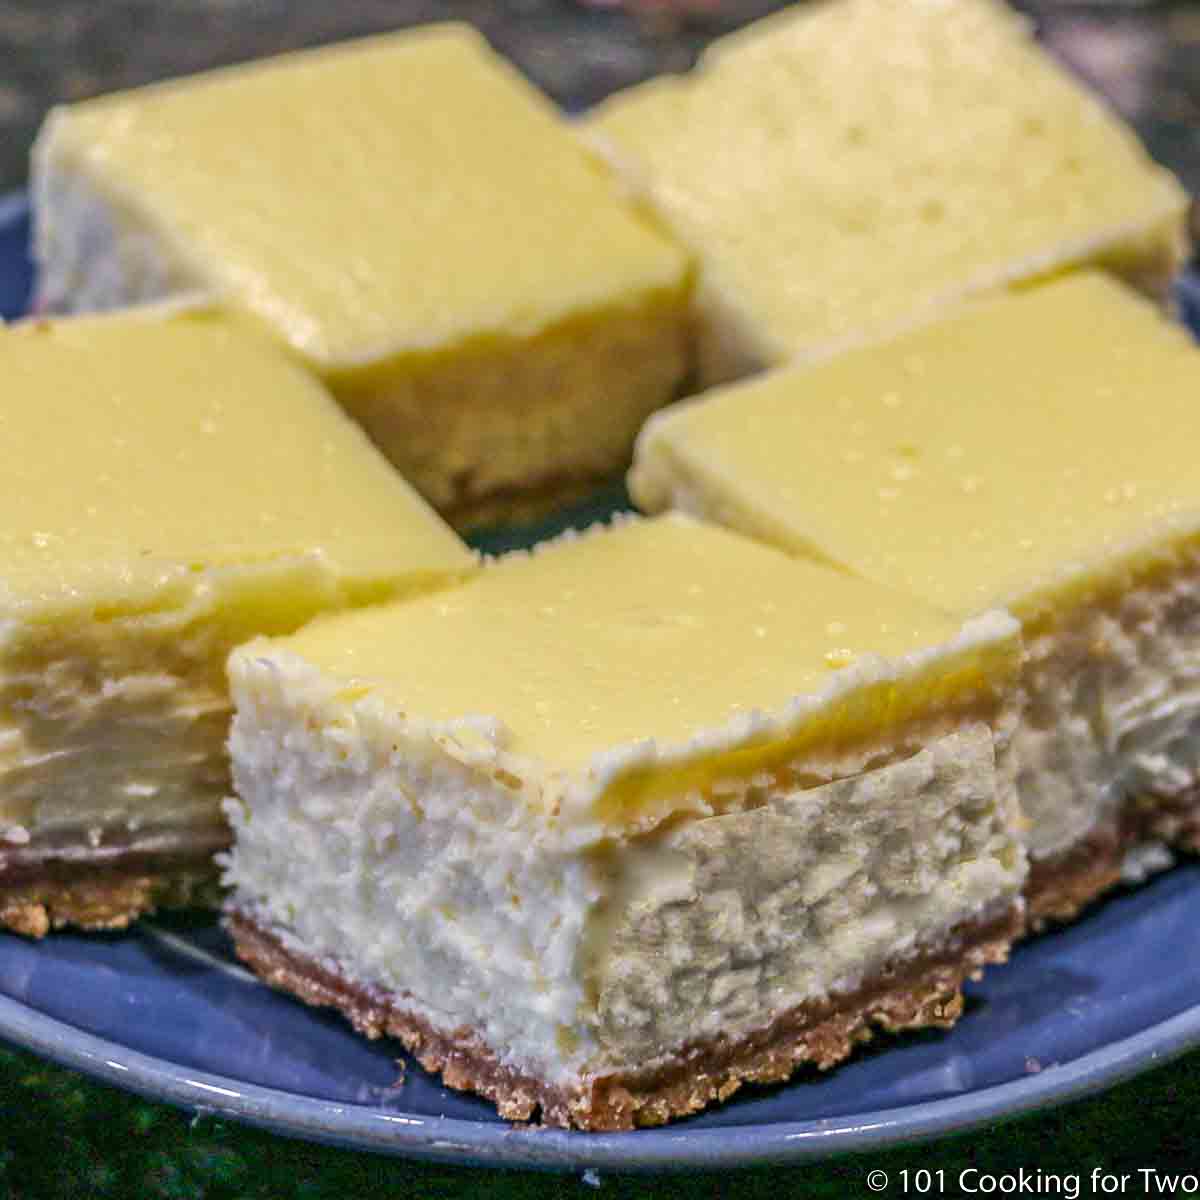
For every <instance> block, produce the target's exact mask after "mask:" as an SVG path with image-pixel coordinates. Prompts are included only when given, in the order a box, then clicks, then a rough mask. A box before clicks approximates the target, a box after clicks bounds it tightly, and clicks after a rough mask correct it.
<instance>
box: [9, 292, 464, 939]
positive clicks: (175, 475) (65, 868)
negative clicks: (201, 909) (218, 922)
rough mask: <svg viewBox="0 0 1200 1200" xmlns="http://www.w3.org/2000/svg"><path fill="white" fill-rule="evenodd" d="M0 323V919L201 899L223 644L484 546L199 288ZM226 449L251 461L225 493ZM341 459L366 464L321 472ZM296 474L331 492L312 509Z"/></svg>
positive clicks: (107, 918)
mask: <svg viewBox="0 0 1200 1200" xmlns="http://www.w3.org/2000/svg"><path fill="white" fill-rule="evenodd" d="M0 342H2V345H0V358H3V360H4V361H5V363H6V364H8V366H9V367H10V370H9V374H8V378H9V380H10V385H11V389H12V395H11V397H10V404H9V407H8V410H7V412H6V416H5V422H6V427H7V430H8V434H9V437H8V445H9V446H10V447H11V446H15V447H17V449H16V451H14V453H17V454H18V455H19V458H18V460H16V461H14V462H13V463H11V465H10V466H11V469H10V471H9V476H10V479H12V480H13V481H14V486H16V487H19V488H20V489H21V495H20V497H19V498H15V499H14V502H13V503H12V504H10V506H9V510H8V511H9V519H8V521H6V522H5V527H4V528H3V529H2V530H0V557H3V564H4V565H3V567H2V568H0V576H2V577H0V708H3V710H4V711H5V713H6V714H7V717H6V720H5V721H4V722H3V728H2V729H0V924H4V925H6V926H7V927H9V928H12V929H14V930H16V931H18V932H21V933H25V934H28V935H32V936H41V935H43V934H44V933H46V932H48V931H49V930H51V929H56V928H60V927H62V926H63V925H68V924H70V925H75V926H77V927H81V928H87V929H113V928H123V927H124V926H126V925H127V924H129V923H130V922H131V921H132V920H133V919H135V918H136V917H137V916H138V915H140V914H141V913H144V912H147V911H151V910H152V909H153V908H155V907H158V906H168V907H174V906H178V905H183V904H191V903H195V902H202V903H207V904H209V905H213V904H215V903H216V902H217V900H218V897H219V892H218V888H217V874H218V869H217V867H216V864H215V862H214V861H213V855H214V853H215V852H218V851H220V850H222V849H224V848H225V847H226V846H227V845H228V842H229V836H230V835H229V829H228V826H227V824H226V823H225V821H224V819H223V817H222V815H221V812H220V801H221V799H223V797H224V795H225V794H227V791H228V786H229V785H228V778H227V775H228V767H227V766H224V767H223V766H222V765H221V764H222V763H224V762H227V760H226V758H225V751H224V741H225V737H226V734H227V715H228V712H229V701H228V693H227V687H226V684H225V680H224V659H225V655H226V654H227V653H228V651H229V649H230V648H231V646H232V645H234V644H236V643H238V642H240V641H243V640H246V639H247V638H248V637H250V636H253V635H254V634H257V633H263V632H271V631H274V632H277V633H283V632H287V631H291V630H295V629H296V628H298V627H299V626H300V625H302V624H303V623H304V622H306V621H307V620H309V619H311V618H312V617H314V616H315V615H318V614H320V613H322V612H326V611H329V610H331V609H347V608H350V609H352V608H355V607H358V606H363V605H369V604H372V603H378V602H380V601H382V600H392V601H396V602H399V601H400V600H402V599H403V598H405V597H411V596H413V595H418V594H420V593H422V592H424V591H430V590H437V589H438V588H441V587H447V586H451V585H452V584H453V583H455V582H457V581H458V580H459V579H461V578H463V577H465V576H466V575H468V574H469V573H470V572H471V571H473V570H474V569H475V566H476V562H477V560H476V556H475V555H474V554H473V553H472V552H471V551H469V550H468V549H467V548H466V547H465V546H464V545H463V544H462V543H461V542H460V541H459V539H458V538H457V537H456V536H455V535H454V534H453V532H452V531H451V530H450V529H449V528H448V527H447V526H446V525H445V524H444V523H443V522H441V521H440V520H439V519H438V518H437V517H436V515H435V514H434V513H433V512H432V511H431V510H430V509H429V508H428V506H427V505H426V504H425V502H424V501H423V500H421V499H420V498H419V497H418V496H417V494H416V493H415V492H414V491H413V490H412V489H411V488H410V487H409V485H408V484H406V483H405V482H404V481H403V480H402V479H401V478H400V477H399V476H398V475H396V474H395V472H394V471H393V470H392V469H391V468H390V467H389V466H388V465H387V463H386V462H385V461H384V459H383V458H382V456H381V455H379V453H378V451H377V450H376V449H375V448H374V447H373V446H371V444H370V442H369V441H368V440H367V438H366V437H365V436H364V435H363V434H362V432H361V431H360V430H358V429H357V428H356V427H355V426H354V425H353V423H352V422H350V421H349V420H348V419H347V418H346V417H345V415H344V414H343V413H342V412H341V411H340V409H339V408H338V407H337V405H336V404H335V403H334V402H333V400H332V398H331V397H330V396H329V394H328V392H327V391H326V390H325V389H324V388H323V387H322V386H321V385H320V384H319V383H318V382H317V381H316V380H314V379H312V378H311V377H310V376H309V375H308V374H307V373H306V372H303V371H301V370H300V369H299V368H298V367H297V366H296V365H295V364H294V363H293V362H292V361H291V359H290V358H288V357H287V356H285V355H284V354H282V353H281V352H280V351H279V350H278V349H277V347H275V346H274V345H273V344H271V343H269V342H267V341H265V340H264V339H261V338H259V337H258V336H257V335H252V334H250V333H248V332H247V331H245V330H242V329H240V328H236V327H235V326H233V325H230V324H229V323H227V322H225V321H224V320H223V319H222V318H221V317H220V316H219V314H217V313H215V312H214V311H213V310H212V309H211V307H209V306H207V305H204V304H199V303H196V302H194V301H192V300H182V299H181V300H179V301H170V302H165V303H154V304H148V305H145V306H140V307H138V308H135V309H132V310H128V311H126V312H122V313H119V314H104V315H95V316H87V317H63V318H55V319H51V318H44V317H42V318H32V319H28V320H25V321H21V322H17V323H15V324H12V325H8V326H5V327H4V328H3V329H2V330H0ZM218 360H219V361H222V362H223V363H224V364H225V365H226V370H227V376H226V377H225V379H224V386H223V387H222V388H220V389H214V388H213V387H212V386H211V379H212V372H213V365H212V364H213V362H214V361H218ZM39 389H41V391H40V392H39ZM239 389H240V390H241V393H242V394H239ZM268 393H269V395H268ZM260 395H262V396H263V397H264V401H263V405H264V410H265V411H264V412H250V411H248V409H247V407H246V406H244V405H242V404H241V403H240V401H242V400H245V401H247V404H249V401H250V400H251V399H256V398H257V397H258V396H260ZM25 405H27V406H28V407H25ZM272 413H273V414H274V415H273V416H271V415H266V414H272ZM276 420H278V421H281V422H283V421H286V422H288V423H289V424H290V429H289V430H288V431H287V432H286V433H282V432H280V431H279V429H278V426H277V425H276V424H275V423H274V422H275V421H276ZM43 427H44V428H43ZM130 428H132V429H133V430H134V431H135V432H134V434H133V436H130V433H129V430H130ZM259 437H262V438H264V439H270V442H271V443H272V444H269V445H267V444H263V445H262V447H261V448H260V449H256V446H259V445H260V443H259V442H258V441H257V439H258V438H259ZM51 439H56V453H55V455H54V457H53V458H52V459H51V460H50V462H51V464H53V465H52V467H48V468H47V469H46V471H45V473H43V469H42V468H41V467H40V466H39V465H38V464H39V462H40V461H41V460H40V459H39V448H40V445H41V443H42V442H43V441H49V440H51ZM239 455H241V457H242V459H243V462H242V466H243V467H244V468H245V469H246V471H247V472H248V473H253V472H257V473H258V475H259V476H262V479H258V480H256V481H254V483H253V484H249V483H248V484H246V485H244V486H240V487H239V485H238V483H237V482H236V477H237V472H238V456H239ZM247 463H248V464H249V466H247ZM338 464H342V465H347V464H349V467H350V470H351V471H352V473H354V474H355V475H356V476H357V478H355V479H353V480H352V481H343V480H342V479H341V478H340V477H339V478H338V480H337V482H336V484H335V483H332V482H331V472H332V471H333V469H334V467H335V466H337V465H338ZM231 472H232V473H233V477H232V478H231V474H230V473H231ZM272 472H275V473H277V474H278V475H279V476H280V481H279V486H278V487H277V488H274V489H273V490H269V494H268V492H264V491H262V489H263V488H266V489H271V488H272V485H271V484H270V483H269V482H264V480H270V479H272V478H274V476H273V475H272ZM56 473H57V474H56ZM63 473H66V477H67V478H69V479H70V480H72V481H73V482H72V483H71V484H70V485H69V486H64V485H63V484H62V483H61V477H62V475H63ZM301 478H303V479H304V480H305V483H304V486H305V487H306V489H307V494H308V495H310V496H311V497H315V499H311V500H309V503H310V504H322V500H321V497H322V496H323V497H325V499H326V500H331V499H335V500H336V504H335V505H334V506H333V508H332V510H331V509H330V506H329V505H328V504H323V506H322V508H321V510H320V511H321V512H322V513H324V514H326V515H325V516H324V517H321V518H318V520H317V522H316V526H315V527H314V526H312V525H311V524H307V523H306V524H304V526H303V529H299V526H300V523H301V518H300V517H299V516H297V515H296V514H297V512H298V511H299V510H300V505H299V503H298V497H297V496H293V497H292V499H291V501H290V502H289V501H288V499H287V498H286V492H287V488H288V487H289V486H296V485H297V484H298V482H299V480H300V479H301ZM260 485H261V487H260ZM256 487H259V492H256V491H255V488H256ZM172 489H174V491H173V490H172ZM331 489H332V490H331ZM150 493H153V502H152V503H147V502H146V497H147V496H149V495H150ZM255 496H257V497H258V501H262V503H259V502H257V501H255V500H254V497H255ZM239 497H241V500H239V499H238V498H239ZM264 497H265V499H264ZM280 505H282V508H281V507H279V506H280ZM243 507H244V508H245V509H247V510H249V511H251V512H252V515H253V516H254V517H255V518H256V519H257V518H261V519H262V520H263V521H265V522H267V524H265V525H263V526H262V527H261V528H260V527H257V526H256V522H255V521H246V520H244V519H243V518H244V517H245V515H246V513H245V512H243V511H242V508H243ZM406 521H407V522H408V524H407V526H406V524H405V522H406ZM271 522H279V524H272V523H271ZM376 522H378V525H377V524H376ZM405 528H407V529H408V530H409V531H410V535H411V538H410V544H409V548H408V549H407V550H406V549H405V548H404V539H403V530H404V529H405ZM398 537H399V538H400V541H401V545H400V547H399V548H398V547H397V538H398ZM306 538H307V540H306Z"/></svg>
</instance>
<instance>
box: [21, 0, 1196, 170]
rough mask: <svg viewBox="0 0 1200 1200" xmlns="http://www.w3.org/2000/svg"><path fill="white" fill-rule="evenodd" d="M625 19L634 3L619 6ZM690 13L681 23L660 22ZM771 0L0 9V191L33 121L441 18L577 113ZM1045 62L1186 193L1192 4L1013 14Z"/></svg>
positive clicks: (164, 3) (140, 1) (149, 0)
mask: <svg viewBox="0 0 1200 1200" xmlns="http://www.w3.org/2000/svg"><path fill="white" fill-rule="evenodd" d="M634 3H635V4H639V0H634ZM679 7H685V8H690V9H691V10H692V11H691V14H690V16H686V17H681V16H678V15H675V14H674V13H673V9H677V8H679ZM779 7H781V5H780V4H778V3H772V2H771V0H640V15H638V16H632V17H631V16H629V15H627V14H625V13H623V12H621V11H619V10H617V9H614V8H612V7H608V6H602V5H601V4H599V3H597V4H595V5H588V4H585V3H578V2H575V0H442V2H440V3H439V2H437V0H0V190H3V189H4V188H8V187H17V186H20V184H21V183H22V182H23V180H24V178H25V170H26V159H27V155H28V149H29V143H30V142H31V140H32V139H33V135H34V132H35V131H36V129H37V125H38V122H39V121H40V120H41V118H42V116H43V114H44V113H45V111H46V109H47V107H48V106H49V105H51V104H53V103H57V102H59V101H68V100H78V99H82V98H83V97H85V96H92V95H95V94H97V93H99V92H105V91H111V90H113V89H114V88H120V87H129V86H132V85H134V84H139V83H146V82H149V81H151V80H154V79H161V78H164V77H165V76H169V75H179V74H184V73H187V72H190V71H199V70H203V69H204V68H206V67H211V66H216V65H218V64H221V63H229V62H238V61H241V60H244V59H249V58H255V57H259V56H261V55H265V54H274V53H277V52H279V51H281V50H286V49H291V48H294V47H298V46H305V45H311V44H314V43H317V42H327V41H333V40H336V39H338V38H344V37H353V36H356V35H360V34H366V33H373V32H377V31H379V30H384V29H393V28H396V27H398V26H401V25H408V24H414V23H417V22H424V21H432V20H446V19H451V18H457V19H461V20H466V21H471V22H472V23H473V24H475V25H477V26H478V27H479V28H480V29H481V30H482V31H483V32H484V33H485V34H487V36H488V37H489V38H490V39H491V40H492V42H493V43H494V44H495V45H496V46H497V48H499V49H500V50H502V51H503V52H504V53H505V54H507V55H509V56H510V57H511V58H512V59H514V60H515V61H516V62H517V64H518V65H519V66H520V67H521V68H522V69H523V70H524V71H525V72H526V73H527V74H528V75H529V76H530V77H531V78H533V79H534V80H535V81H536V82H537V83H539V84H541V86H542V87H544V88H545V89H546V90H547V91H548V92H550V94H551V95H553V96H554V97H555V98H556V99H557V100H559V101H560V102H561V103H563V104H565V105H568V106H569V107H572V108H582V107H585V106H586V105H588V104H591V103H593V102H594V101H596V100H598V99H599V98H600V97H601V96H604V95H607V94H608V93H609V92H611V91H614V90H615V89H617V88H619V87H624V86H625V85H627V84H630V83H635V82H637V81H638V80H641V79H644V78H646V77H647V76H649V75H653V74H656V73H658V72H662V71H668V70H680V69H682V68H685V67H687V66H688V65H689V64H690V63H691V61H692V59H693V58H694V57H695V54H696V52H697V51H698V50H699V49H700V47H701V46H702V45H704V43H705V42H706V41H708V40H709V39H711V38H712V37H714V36H716V35H718V34H720V33H723V32H725V31H727V30H729V29H731V28H734V27H736V26H737V25H740V24H744V23H745V22H746V21H748V20H751V19H753V18H754V17H756V16H760V15H762V14H763V13H765V12H768V11H770V10H771V9H773V8H779ZM1020 7H1022V8H1024V9H1026V10H1027V11H1029V12H1031V13H1032V14H1033V15H1034V16H1035V18H1036V19H1037V21H1038V24H1039V28H1040V29H1041V32H1042V34H1043V36H1044V38H1045V40H1046V42H1047V43H1048V44H1049V45H1050V46H1051V48H1052V49H1053V50H1054V51H1055V52H1056V53H1058V54H1060V55H1061V56H1062V57H1063V58H1064V59H1066V60H1067V61H1068V62H1069V63H1070V64H1071V65H1072V66H1073V67H1075V68H1076V69H1077V70H1078V71H1079V72H1080V73H1082V74H1083V75H1085V76H1086V77H1088V78H1090V79H1091V80H1092V81H1093V82H1094V83H1095V84H1097V85H1098V86H1099V87H1100V88H1101V89H1102V90H1103V91H1104V92H1105V93H1106V94H1107V95H1108V96H1109V97H1110V98H1111V100H1112V101H1113V103H1114V104H1115V105H1116V106H1117V107H1118V108H1119V109H1120V110H1121V112H1123V113H1124V114H1125V115H1126V116H1127V117H1128V118H1129V119H1130V120H1131V121H1133V123H1134V124H1135V125H1136V126H1137V128H1138V131H1139V132H1140V133H1141V134H1142V136H1143V138H1144V139H1145V140H1146V142H1147V144H1148V145H1149V147H1150V150H1151V152H1152V153H1153V154H1154V155H1155V156H1156V157H1157V158H1159V159H1160V160H1161V161H1162V162H1164V163H1166V164H1167V165H1168V166H1170V167H1173V168H1174V169H1175V170H1176V171H1177V172H1178V173H1179V174H1180V175H1181V176H1182V177H1183V179H1184V181H1185V182H1186V183H1187V184H1188V186H1189V187H1190V189H1191V190H1192V191H1193V192H1200V4H1197V3H1176V4H1144V3H1143V4H1138V3H1112V2H1109V3H1064V2H1062V0H1059V2H1057V3H1056V2H1054V0H1021V3H1020Z"/></svg>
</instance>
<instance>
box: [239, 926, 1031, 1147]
mask: <svg viewBox="0 0 1200 1200" xmlns="http://www.w3.org/2000/svg"><path fill="white" fill-rule="evenodd" d="M225 925H226V928H227V929H228V930H229V932H230V934H231V935H232V937H233V940H234V945H235V948H236V950H237V954H238V957H239V958H241V959H242V961H243V962H245V963H246V964H247V965H248V966H250V967H251V969H252V970H253V971H254V972H255V973H256V974H257V975H258V976H259V977H260V978H262V979H263V980H264V981H265V982H267V983H269V984H271V985H272V986H273V987H276V988H279V989H281V990H282V991H286V992H290V993H292V994H293V995H294V996H296V997H298V998H299V999H301V1000H303V1001H304V1002H305V1003H306V1004H311V1005H314V1006H316V1007H330V1008H336V1009H338V1010H339V1011H340V1012H341V1013H342V1015H343V1016H345V1017H346V1018H347V1019H348V1020H349V1021H350V1023H351V1024H352V1025H353V1026H354V1028H355V1029H356V1030H358V1032H359V1033H362V1034H365V1035H366V1036H367V1037H369V1038H378V1037H381V1036H383V1035H385V1034H386V1035H389V1036H391V1037H395V1038H398V1039H399V1040H400V1041H401V1042H402V1043H403V1044H404V1046H405V1048H406V1049H407V1050H408V1051H409V1053H411V1054H412V1055H413V1057H414V1058H416V1060H417V1061H418V1062H419V1063H420V1064H421V1066H423V1067H424V1068H425V1069H426V1070H427V1071H430V1072H434V1073H440V1074H441V1077H442V1081H443V1082H444V1083H445V1084H446V1086H447V1087H452V1088H455V1089H457V1090H459V1091H471V1092H477V1093H478V1094H480V1095H482V1096H485V1097H486V1098H487V1099H489V1100H491V1101H492V1102H493V1103H494V1104H495V1105H496V1107H497V1108H498V1109H499V1112H500V1115H501V1116H502V1117H505V1118H506V1119H508V1120H511V1121H528V1120H531V1119H533V1118H535V1117H540V1120H541V1122H542V1123H543V1124H545V1125H555V1126H559V1127H562V1128H575V1129H585V1130H591V1131H616V1130H629V1129H634V1128H636V1127H638V1126H641V1125H661V1124H663V1123H665V1122H667V1121H670V1120H672V1119H673V1118H676V1117H683V1116H687V1115H688V1114H690V1113H695V1112H699V1111H700V1110H701V1109H703V1108H705V1107H707V1106H708V1105H709V1104H712V1103H714V1102H716V1101H721V1100H726V1099H728V1098H729V1097H730V1096H731V1095H733V1093H734V1092H736V1091H737V1090H738V1089H739V1088H740V1087H741V1086H742V1085H743V1084H744V1083H778V1082H782V1081H783V1080H785V1079H787V1078H788V1077H789V1076H791V1075H792V1074H793V1073H794V1072H795V1071H796V1070H797V1068H799V1067H801V1066H803V1065H805V1064H809V1065H812V1066H815V1067H817V1068H818V1069H819V1070H826V1069H828V1068H829V1067H832V1066H834V1065H835V1064H836V1063H838V1062H841V1061H842V1059H844V1058H846V1057H847V1056H848V1055H849V1054H850V1053H851V1051H852V1050H853V1048H854V1046H855V1045H856V1044H858V1043H859V1042H865V1041H868V1040H869V1039H870V1038H871V1037H872V1036H873V1034H874V1031H875V1029H876V1028H879V1029H883V1030H885V1031H886V1032H888V1033H895V1032H900V1031H903V1030H909V1029H919V1028H930V1027H933V1028H939V1029H948V1028H949V1027H950V1026H952V1025H953V1024H954V1022H955V1021H956V1020H957V1019H958V1017H959V1014H960V1013H961V1012H962V1007H963V998H962V984H963V982H964V980H966V979H967V978H974V977H976V976H978V974H979V973H980V971H981V969H982V968H983V966H984V965H985V964H987V963H998V962H1003V961H1005V959H1006V958H1007V957H1008V950H1009V946H1010V945H1011V943H1012V941H1013V939H1014V938H1015V937H1017V936H1018V935H1019V934H1020V932H1021V930H1022V929H1023V927H1024V911H1023V906H1022V905H1021V904H1020V903H1017V904H1015V905H1014V906H1013V907H1012V908H1010V909H1008V910H1007V911H1006V912H1004V913H1003V914H1002V915H1000V916H998V917H993V918H989V919H988V920H986V921H977V922H971V923H969V924H966V925H962V926H960V927H958V928H957V929H955V930H953V931H952V932H951V934H950V935H949V936H948V938H947V940H946V941H945V942H944V943H943V944H942V945H941V946H939V947H938V948H937V949H936V950H931V951H928V952H926V953H923V954H921V955H919V956H917V957H915V958H911V959H908V960H906V961H904V962H900V963H896V964H894V965H892V966H889V967H887V968H885V969H884V970H883V971H882V972H881V973H880V975H879V976H878V977H877V978H876V979H874V980H872V981H871V982H870V983H868V984H865V985H864V986H863V987H861V988H859V989H858V990H857V991H855V992H853V993H850V994H847V995H843V996H839V997H836V998H834V999H830V1000H825V1001H820V1002H812V1003H806V1004H802V1005H799V1006H797V1007H796V1008H793V1009H790V1010H789V1011H787V1012H785V1013H782V1014H780V1015H779V1016H777V1017H776V1018H775V1019H774V1020H773V1021H771V1023H770V1024H769V1025H767V1026H765V1027H763V1028H761V1029H758V1030H756V1031H754V1032H752V1033H750V1034H745V1035H738V1036H734V1037H727V1036H725V1035H720V1036H718V1037H716V1038H710V1039H705V1040H698V1041H696V1042H690V1043H686V1044H684V1045H683V1046H681V1047H680V1048H679V1050H678V1051H676V1052H675V1053H674V1054H673V1055H672V1056H670V1057H669V1058H666V1059H662V1060H659V1061H656V1062H654V1063H652V1064H649V1065H647V1066H644V1067H638V1068H635V1069H633V1070H623V1071H616V1072H613V1073H610V1074H607V1075H598V1076H587V1077H584V1078H582V1079H581V1080H580V1081H578V1082H577V1083H575V1084H572V1085H569V1086H552V1085H550V1084H547V1083H546V1082H545V1081H543V1080H540V1079H538V1078H536V1077H534V1076H531V1075H527V1074H524V1073H522V1072H520V1071H517V1070H515V1069H514V1068H512V1067H508V1066H505V1065H504V1064H502V1063H501V1062H500V1061H499V1059H498V1058H497V1056H496V1054H495V1052H494V1051H493V1050H492V1049H491V1048H490V1047H489V1046H487V1045H486V1044H485V1043H484V1041H483V1039H482V1038H481V1037H480V1035H479V1034H478V1033H477V1032H476V1031H474V1030H472V1029H468V1028H465V1027H464V1028H460V1029H456V1030H454V1031H453V1032H450V1033H447V1032H444V1031H442V1030H437V1029H434V1028H433V1027H432V1026H431V1025H430V1024H429V1023H428V1022H427V1021H425V1020H424V1019H422V1018H421V1017H419V1016H416V1015H415V1014H414V1013H412V1012H410V1011H407V1010H406V1009H405V1008H404V1000H403V997H401V996H399V995H396V994H394V993H387V992H384V991H383V990H382V989H379V988H374V987H370V986H365V985H362V984H358V983H354V982H352V981H350V980H348V979H345V978H344V977H342V976H341V975H340V974H337V973H335V972H334V971H331V970H329V969H328V968H327V967H324V966H322V965H321V964H320V963H318V962H317V961H316V960H314V959H312V958H310V957H308V956H307V955H304V954H302V953H299V952H297V951H295V950H292V949H291V948H289V947H287V946H286V945H285V944H284V943H283V942H282V941H281V940H280V938H279V937H278V936H277V935H276V934H274V933H272V932H271V931H269V930H267V929H264V928H262V927H261V926H259V925H258V924H257V923H256V922H255V921H254V920H253V919H251V918H250V917H248V916H246V915H245V914H243V913H241V912H239V911H238V910H236V909H227V912H226V918H225Z"/></svg>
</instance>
